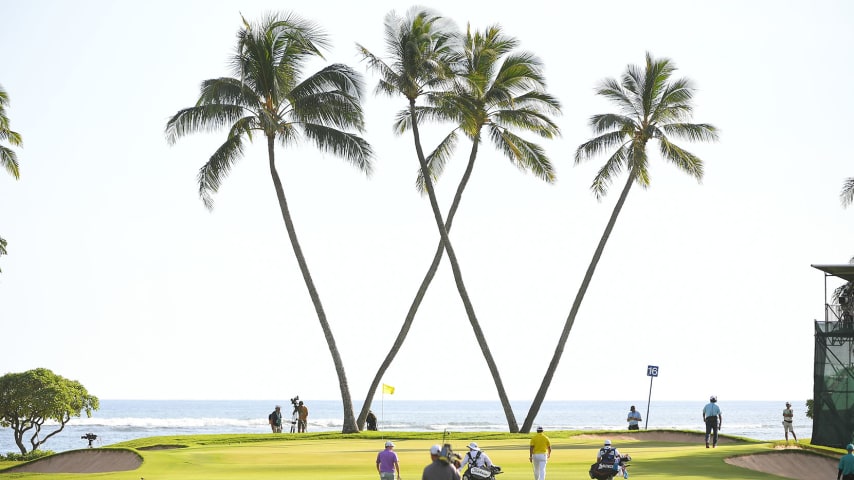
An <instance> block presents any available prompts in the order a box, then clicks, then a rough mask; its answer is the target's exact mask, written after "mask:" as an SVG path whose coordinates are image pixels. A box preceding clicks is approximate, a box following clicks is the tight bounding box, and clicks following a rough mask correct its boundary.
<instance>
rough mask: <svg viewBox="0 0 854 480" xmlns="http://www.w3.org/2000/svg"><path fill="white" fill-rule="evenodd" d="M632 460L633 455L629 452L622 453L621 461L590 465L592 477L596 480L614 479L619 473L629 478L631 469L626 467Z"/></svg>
mask: <svg viewBox="0 0 854 480" xmlns="http://www.w3.org/2000/svg"><path fill="white" fill-rule="evenodd" d="M631 461H632V456H631V455H629V454H623V455H620V463H619V464H616V465H615V464H614V463H599V462H596V463H594V464H593V465H590V472H589V473H590V478H592V479H594V480H613V479H614V477H616V476H617V475H620V476H622V477H623V478H629V471H628V470H626V468H627V467H628V466H629V464H628V462H631Z"/></svg>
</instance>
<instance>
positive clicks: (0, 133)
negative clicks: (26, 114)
mask: <svg viewBox="0 0 854 480" xmlns="http://www.w3.org/2000/svg"><path fill="white" fill-rule="evenodd" d="M8 105H9V94H8V93H6V90H4V89H3V86H2V85H0V142H8V143H9V145H12V146H14V147H20V146H22V145H23V142H22V141H21V134H20V133H18V132H14V131H12V130H10V129H9V116H8V115H7V114H6V107H7V106H8ZM0 167H3V168H4V169H5V170H6V171H7V172H9V174H11V175H12V176H13V177H15V179H16V180H17V179H18V178H20V177H21V172H20V170H19V168H18V156H17V155H16V154H15V151H14V150H12V149H11V148H9V147H7V146H5V145H3V144H2V143H0Z"/></svg>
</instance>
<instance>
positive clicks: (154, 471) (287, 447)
mask: <svg viewBox="0 0 854 480" xmlns="http://www.w3.org/2000/svg"><path fill="white" fill-rule="evenodd" d="M578 433H579V432H548V435H549V437H550V438H551V440H552V448H553V451H552V457H551V460H550V461H549V464H548V467H547V478H550V479H561V480H563V479H585V478H589V477H588V474H587V470H588V468H589V466H590V464H591V463H592V462H593V461H594V460H595V456H596V452H597V451H598V449H599V447H600V446H601V444H602V439H603V438H606V437H607V438H610V439H612V440H613V441H614V444H615V446H616V447H618V448H619V449H620V451H621V452H622V453H629V454H631V456H632V458H633V461H632V462H631V466H630V467H629V473H630V478H639V479H640V478H643V479H648V480H657V479H662V480H663V479H670V478H672V477H679V478H682V479H688V480H691V479H696V480H720V479H726V478H732V479H746V480H748V479H756V480H761V479H780V478H787V477H779V476H775V475H772V474H767V473H761V472H758V471H755V470H750V469H747V468H742V467H740V466H737V465H732V464H729V463H727V462H726V461H725V460H726V459H727V458H729V457H741V456H746V455H753V457H746V458H748V459H749V461H743V462H741V464H747V465H749V466H752V467H753V468H756V467H755V465H756V464H757V462H758V464H761V463H762V462H763V461H764V460H766V459H768V460H770V459H771V458H772V457H773V458H774V459H773V460H772V462H773V463H775V464H779V465H785V461H788V459H789V457H791V458H792V459H795V456H793V455H786V454H782V453H780V451H779V450H775V448H774V443H773V442H772V443H761V442H753V441H748V440H743V439H727V441H722V442H721V444H719V445H718V447H717V448H714V449H706V448H705V446H704V444H703V443H702V436H701V435H698V434H695V433H684V432H682V433H680V432H675V433H677V434H678V435H673V434H672V433H674V432H663V433H662V434H661V435H656V434H655V432H643V433H642V434H634V435H631V434H626V433H625V432H611V433H604V432H603V433H601V434H598V433H597V434H589V433H585V434H583V435H579V434H578ZM383 434H386V435H387V436H383ZM529 438H530V436H529V435H515V434H506V433H471V434H454V435H452V438H451V439H450V440H448V443H451V445H453V446H454V447H455V449H456V450H458V451H460V452H461V453H462V452H464V451H465V445H467V444H468V442H469V441H471V440H475V441H477V443H478V445H480V447H481V448H483V449H484V450H485V451H487V452H488V453H489V456H490V457H491V458H492V460H493V462H494V463H496V464H497V465H501V467H502V469H503V470H504V473H502V474H501V475H500V476H499V477H498V480H523V479H524V480H530V479H531V478H533V473H532V470H531V464H530V463H529V462H528V439H529ZM662 438H665V439H667V440H669V441H663V440H662ZM385 439H391V440H393V441H394V442H395V444H396V447H395V451H396V452H397V454H398V457H399V459H400V466H401V477H402V479H403V480H418V479H420V478H421V471H422V469H423V468H424V466H425V465H427V464H428V463H429V462H430V456H429V453H428V450H429V448H430V445H433V444H436V443H441V436H438V437H437V435H436V434H431V433H429V432H370V434H359V435H356V436H346V437H345V436H343V435H341V434H332V433H329V432H326V433H320V434H306V435H290V434H285V435H282V436H273V435H270V434H265V435H196V436H187V437H168V438H167V437H152V438H147V439H140V440H135V441H132V442H126V443H123V444H119V445H116V446H115V447H124V448H105V449H85V450H77V451H74V452H65V453H63V454H59V455H55V456H53V457H47V458H46V459H42V460H38V461H36V462H32V463H31V464H29V465H26V464H25V465H23V466H20V467H18V468H12V469H11V470H10V471H4V470H0V479H2V478H14V479H36V478H38V479H42V480H45V479H46V480H51V479H66V478H93V479H94V478H97V479H99V480H101V479H103V480H113V479H115V480H120V479H121V480H127V479H129V478H133V479H136V478H144V479H146V480H158V479H169V480H197V479H198V480H220V479H222V480H225V479H228V480H233V479H236V478H240V479H248V480H267V479H270V480H273V479H276V480H283V479H284V480H314V479H317V480H321V479H330V478H334V479H336V480H361V479H371V480H376V479H377V478H378V475H377V471H376V465H375V459H376V454H377V452H379V451H380V450H381V449H382V448H383V443H384V440H385ZM179 446H181V447H183V448H176V447H179ZM98 452H102V454H101V455H100V460H96V459H95V454H96V453H98ZM103 452H108V453H109V452H112V453H109V454H104V453H103ZM775 452H776V453H775ZM786 453H788V451H787V452H786ZM794 453H795V454H798V455H799V457H798V458H802V457H800V456H801V455H805V454H806V453H810V452H806V453H804V452H802V451H796V452H794ZM756 454H764V455H756ZM769 454H770V455H771V456H768V455H769ZM810 454H811V455H815V454H814V453H810ZM113 455H115V456H113ZM123 455H129V456H136V455H141V456H142V458H143V462H142V464H141V465H140V466H139V467H138V468H136V469H135V470H132V471H128V470H129V469H127V468H126V469H124V471H108V470H111V469H113V470H114V469H115V468H111V466H115V465H118V464H120V457H121V456H123ZM780 455H782V456H780ZM55 457H66V458H65V459H64V463H65V464H66V465H67V464H69V463H74V460H75V457H79V458H77V461H78V462H80V465H82V466H84V467H86V468H88V469H87V470H76V471H77V472H79V471H84V472H94V471H97V470H94V469H93V465H94V464H95V463H96V462H102V463H105V465H100V466H101V467H102V470H101V471H102V472H103V473H58V470H50V469H49V468H45V467H46V466H47V465H48V463H47V462H50V461H51V459H54V462H55V463H58V461H57V460H56V458H55ZM111 457H112V462H113V464H112V465H110V461H111V460H110V458H111ZM817 458H820V460H819V461H818V463H817V464H816V465H818V466H817V467H816V468H819V469H823V468H825V467H823V465H827V467H826V468H827V469H828V471H820V472H814V473H815V475H814V476H813V477H812V478H830V477H829V476H830V475H835V473H836V471H835V468H833V465H835V463H834V462H835V460H833V459H827V458H825V457H817ZM757 459H758V460H757ZM793 461H796V460H793ZM736 463H738V462H736ZM39 465H41V466H42V467H41V468H40V469H38V468H36V467H38V466H39ZM80 465H78V466H80ZM4 467H5V466H4V465H3V464H2V463H0V468H4ZM66 468H67V467H66ZM22 469H24V470H26V469H30V470H31V472H26V471H22ZM784 470H785V468H784ZM39 471H40V472H44V473H36V472H39ZM64 471H65V472H70V470H67V469H66V470H64ZM784 473H785V472H784ZM788 478H804V477H798V476H792V477H788Z"/></svg>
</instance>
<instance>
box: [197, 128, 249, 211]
mask: <svg viewBox="0 0 854 480" xmlns="http://www.w3.org/2000/svg"><path fill="white" fill-rule="evenodd" d="M242 156H243V136H242V135H231V136H229V137H228V138H227V139H226V141H225V142H224V143H223V144H222V145H221V146H220V147H219V148H218V149H217V150H216V152H214V154H213V155H211V158H210V159H209V160H208V161H207V163H205V164H204V165H203V166H202V168H200V169H199V173H198V174H197V175H196V180H197V181H198V182H199V197H201V199H202V202H204V204H205V207H207V209H208V210H213V205H214V202H213V194H214V193H216V192H218V191H219V187H220V185H222V181H223V180H224V179H225V178H226V177H227V176H228V174H229V173H230V172H231V168H232V167H233V166H234V163H235V162H236V161H237V160H239V159H240V158H241V157H242Z"/></svg>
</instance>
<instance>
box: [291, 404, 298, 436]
mask: <svg viewBox="0 0 854 480" xmlns="http://www.w3.org/2000/svg"><path fill="white" fill-rule="evenodd" d="M291 405H293V407H294V411H293V412H291V433H295V432H296V431H297V421H298V420H299V395H295V396H294V398H292V399H291Z"/></svg>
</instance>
